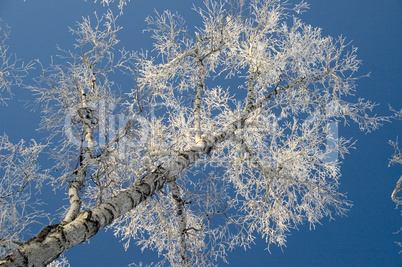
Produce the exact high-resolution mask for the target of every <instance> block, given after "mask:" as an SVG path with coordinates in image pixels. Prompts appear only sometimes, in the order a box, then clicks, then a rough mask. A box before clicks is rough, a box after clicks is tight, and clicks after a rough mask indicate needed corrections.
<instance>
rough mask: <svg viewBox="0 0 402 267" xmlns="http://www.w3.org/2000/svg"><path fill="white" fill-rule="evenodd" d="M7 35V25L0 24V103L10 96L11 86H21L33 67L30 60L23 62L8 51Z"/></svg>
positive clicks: (8, 31)
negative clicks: (26, 62)
mask: <svg viewBox="0 0 402 267" xmlns="http://www.w3.org/2000/svg"><path fill="white" fill-rule="evenodd" d="M0 22H1V19H0ZM9 35H10V29H9V27H8V26H7V25H5V26H4V25H0V104H5V103H6V102H5V101H6V100H7V99H10V98H11V97H12V95H13V94H12V92H11V88H12V87H13V86H21V85H22V79H23V78H24V77H25V76H26V75H27V73H28V71H29V70H31V69H33V63H32V62H29V63H28V64H24V63H23V62H20V61H19V60H18V59H17V57H16V56H15V55H14V54H12V53H10V52H9V51H8V50H9V47H8V45H7V44H6V41H7V39H8V38H9Z"/></svg>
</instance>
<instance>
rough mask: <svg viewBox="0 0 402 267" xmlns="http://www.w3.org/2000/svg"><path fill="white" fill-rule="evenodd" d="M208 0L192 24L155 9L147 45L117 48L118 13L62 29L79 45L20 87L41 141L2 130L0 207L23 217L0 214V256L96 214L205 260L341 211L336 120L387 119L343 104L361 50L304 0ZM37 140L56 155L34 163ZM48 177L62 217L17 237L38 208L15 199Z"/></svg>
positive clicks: (342, 144) (61, 237) (21, 260)
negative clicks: (62, 195)
mask: <svg viewBox="0 0 402 267" xmlns="http://www.w3.org/2000/svg"><path fill="white" fill-rule="evenodd" d="M106 3H108V2H106ZM204 4H205V5H204V7H202V8H201V7H195V8H194V9H195V11H196V12H197V13H198V14H199V15H200V17H201V20H202V26H199V27H198V28H196V31H195V33H193V30H189V29H187V28H186V26H185V21H184V19H183V18H182V17H181V16H180V15H178V14H174V13H171V12H169V11H165V12H163V13H156V16H155V17H149V18H148V19H147V21H148V23H149V25H150V28H149V29H148V31H150V32H151V34H152V37H153V38H154V39H155V44H154V49H153V51H152V52H137V53H136V52H131V51H127V50H125V49H123V48H120V49H119V50H118V49H117V47H118V45H119V41H118V39H117V36H116V34H117V32H118V31H119V29H120V28H119V27H118V26H117V25H116V19H117V18H116V17H115V16H114V15H113V14H112V13H111V12H110V11H109V12H107V13H105V14H104V15H103V16H102V17H99V16H97V15H96V14H95V23H94V24H92V23H91V20H90V19H89V18H85V19H83V21H82V22H81V23H79V24H78V27H77V29H75V30H72V32H73V33H74V34H75V35H76V38H77V43H76V45H75V50H73V51H70V50H61V53H62V56H61V57H60V59H59V61H60V63H57V62H55V61H53V62H52V63H51V64H50V66H49V67H44V66H41V67H42V69H43V74H42V76H41V77H39V78H38V79H36V84H34V85H30V86H27V88H28V89H30V90H31V91H33V92H34V93H35V95H37V96H38V98H37V103H38V107H39V108H40V109H41V111H42V112H43V114H44V116H43V121H42V124H41V128H42V129H43V130H46V131H48V132H49V138H48V140H47V142H46V144H43V145H40V144H37V143H36V142H32V144H31V145H29V146H28V147H26V146H25V145H24V143H22V142H21V143H19V144H17V145H14V144H11V143H10V142H9V141H8V139H7V136H3V138H2V139H1V140H2V142H1V143H0V144H1V147H0V149H1V150H0V152H1V155H2V157H1V163H2V165H1V166H2V167H3V173H4V175H3V177H4V178H3V179H2V189H1V190H2V191H1V194H0V197H1V202H0V205H1V210H4V211H6V212H7V216H6V217H5V218H12V220H13V221H15V222H18V224H15V225H17V226H18V229H20V230H18V231H15V230H13V229H10V230H9V229H7V228H3V227H1V229H2V232H1V235H2V236H1V240H0V242H1V245H2V247H3V248H4V250H3V251H2V252H3V255H4V256H6V254H7V253H9V254H8V255H7V256H6V257H5V258H4V259H3V260H1V261H0V266H25V265H28V266H43V265H46V264H49V263H51V262H52V261H53V260H55V259H56V258H57V257H59V256H60V255H61V254H62V253H63V252H64V251H66V250H67V249H68V248H70V247H72V246H75V245H77V244H79V243H82V242H84V241H86V240H88V239H89V238H91V237H92V236H94V235H96V233H97V232H98V231H99V229H101V228H104V227H110V228H113V229H114V231H115V233H116V234H117V235H119V236H121V237H122V239H123V240H126V246H129V244H130V240H131V239H134V240H139V244H140V245H142V246H143V247H144V248H150V249H155V250H157V251H158V252H159V253H161V254H162V255H163V256H164V257H165V261H166V262H169V263H170V264H171V265H193V264H194V265H203V266H204V265H208V266H209V265H211V264H213V262H214V261H215V260H216V259H218V258H223V259H224V258H225V255H226V253H227V251H230V250H231V249H232V248H234V247H236V246H242V247H248V246H250V245H251V243H252V242H253V239H254V234H255V233H258V234H260V235H261V236H262V237H263V238H265V239H266V241H267V243H268V245H270V244H276V245H284V244H285V241H286V235H287V233H288V232H289V230H290V229H292V228H294V227H297V226H298V225H300V224H302V223H305V222H308V223H309V224H311V225H314V224H316V223H318V222H319V221H320V220H321V219H322V218H323V217H325V216H332V214H334V213H335V214H344V213H345V212H346V211H347V209H348V206H349V205H350V203H349V202H348V201H347V200H346V198H345V196H344V195H343V194H342V193H340V192H338V183H339V177H340V170H339V161H338V158H337V157H338V156H339V157H343V155H344V154H345V153H348V148H349V147H350V146H351V145H352V143H351V142H350V141H349V140H346V139H344V138H342V137H337V136H336V135H335V134H334V132H333V131H332V130H331V129H332V126H333V125H336V123H338V122H339V121H344V122H345V123H347V122H349V121H354V122H356V123H357V124H358V125H359V127H360V128H361V129H362V130H365V131H370V130H372V129H375V128H377V127H378V126H379V123H380V122H381V121H384V120H386V118H383V117H375V116H370V115H368V112H369V111H371V109H372V108H373V107H374V106H375V104H373V103H371V102H369V101H364V100H363V99H358V100H357V101H356V102H350V101H351V99H352V94H353V93H354V92H355V82H356V80H357V78H356V77H355V75H356V72H357V70H358V67H359V65H360V61H359V60H357V58H356V48H354V47H349V46H348V45H347V43H346V41H345V39H344V38H342V37H339V38H337V39H334V38H332V37H324V36H322V35H321V30H320V29H318V28H313V27H311V26H310V25H306V24H304V23H302V22H301V20H300V19H299V18H297V17H296V16H297V14H298V13H300V12H302V11H304V9H306V8H307V4H305V3H304V2H302V3H300V4H298V5H291V4H289V3H287V2H286V1H279V0H268V1H260V0H252V1H249V2H245V1H229V0H228V1H213V0H207V1H205V3H204ZM347 49H350V51H349V52H348V51H347ZM116 51H117V52H116ZM38 64H40V63H38ZM119 71H120V72H121V73H122V74H120V73H119ZM123 75H126V77H128V78H130V79H132V81H133V89H132V90H131V91H130V92H129V93H127V94H119V91H118V90H116V88H118V87H117V85H116V84H115V83H114V82H113V81H115V82H117V81H120V80H121V79H123V77H122V76H123ZM226 84H230V86H225V85H226ZM305 118H308V119H307V120H306V119H305ZM54 144H55V145H54ZM45 149H46V150H48V151H50V152H51V156H52V159H53V160H54V167H53V168H51V169H49V170H40V168H39V166H38V163H37V157H38V156H39V154H40V152H41V151H42V150H45ZM3 173H2V174H3ZM59 173H61V174H59ZM44 181H50V182H51V183H52V185H53V186H54V187H55V188H65V189H66V190H67V191H68V196H69V205H68V206H67V207H66V211H65V212H64V213H63V214H62V215H61V216H62V218H61V220H60V223H57V224H52V225H49V226H47V227H45V228H44V229H43V230H42V231H41V232H40V233H39V234H37V235H36V236H34V237H32V238H31V239H29V240H28V241H23V239H22V238H23V237H22V236H21V235H20V234H22V233H23V229H24V227H26V225H28V224H29V223H33V222H35V220H38V219H40V217H39V218H38V216H40V215H43V214H41V213H40V212H38V210H37V207H36V206H35V203H32V204H31V207H32V212H29V211H27V210H26V209H25V208H23V207H21V204H19V203H27V201H26V200H25V199H28V198H29V194H28V193H27V191H26V189H27V188H28V187H29V186H31V187H33V186H35V187H36V188H38V189H39V188H40V187H41V185H42V184H43V182H44ZM15 199H17V200H19V202H18V201H15ZM19 205H20V206H19ZM13 211H14V212H13ZM21 211H22V212H21ZM10 214H11V215H10ZM1 223H3V221H2V222H1ZM2 226H3V225H2ZM11 233H16V234H15V235H11ZM163 263H164V261H162V262H161V264H163ZM54 264H55V265H57V263H54ZM61 264H62V263H61Z"/></svg>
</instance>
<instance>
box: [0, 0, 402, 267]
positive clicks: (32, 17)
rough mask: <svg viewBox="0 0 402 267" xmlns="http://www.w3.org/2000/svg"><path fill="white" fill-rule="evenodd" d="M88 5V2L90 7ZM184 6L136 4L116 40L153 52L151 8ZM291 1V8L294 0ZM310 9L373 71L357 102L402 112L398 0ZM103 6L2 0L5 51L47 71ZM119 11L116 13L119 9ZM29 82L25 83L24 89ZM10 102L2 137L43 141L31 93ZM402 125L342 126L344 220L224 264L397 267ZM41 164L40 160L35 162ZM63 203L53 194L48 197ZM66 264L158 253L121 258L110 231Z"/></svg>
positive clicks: (180, 5) (317, 2) (239, 253)
mask: <svg viewBox="0 0 402 267" xmlns="http://www.w3.org/2000/svg"><path fill="white" fill-rule="evenodd" d="M88 1H90V0H88ZM195 2H201V1H188V0H163V1H162V0H147V1H142V0H132V1H131V3H130V4H129V5H128V6H127V7H126V8H125V11H124V15H123V16H122V17H121V18H120V19H119V21H120V24H121V25H122V26H123V27H124V29H123V30H122V31H121V32H120V34H119V35H118V37H119V39H120V40H121V41H122V44H124V46H125V47H126V48H128V49H133V50H138V49H141V48H144V49H150V44H151V43H150V41H151V40H150V38H149V35H147V34H143V33H142V29H143V28H144V27H145V23H144V18H145V16H146V15H149V14H152V12H153V9H154V8H155V9H157V10H164V9H171V10H178V11H179V12H180V13H182V14H183V15H184V17H185V18H186V19H188V20H189V27H190V24H191V20H192V18H193V15H195V13H194V12H193V11H191V10H190V7H191V4H192V3H195ZM291 2H292V1H291ZM308 2H309V4H310V10H309V11H308V12H307V13H305V14H303V15H302V16H301V18H302V20H303V21H304V22H306V23H309V24H312V25H313V26H318V27H321V28H323V33H324V35H331V36H338V35H343V36H345V37H346V38H347V39H348V40H350V41H353V42H352V44H353V45H354V46H357V47H359V50H358V56H359V58H360V59H361V60H362V61H363V66H362V67H361V69H360V72H359V73H360V74H361V75H364V74H367V73H371V74H370V78H363V79H361V80H360V81H359V82H358V85H359V86H358V91H357V93H356V96H357V97H363V98H366V99H370V100H373V101H375V102H377V103H379V104H380V106H379V107H378V108H377V109H376V110H375V113H377V114H381V115H384V114H389V110H388V104H389V105H391V106H392V107H394V108H396V109H400V108H402V105H401V103H402V101H401V100H402V90H401V84H402V65H401V62H402V51H401V48H402V45H401V44H402V1H400V0H337V1H329V0H310V1H308ZM95 9H97V10H99V11H98V12H99V13H101V12H102V10H105V9H103V8H102V6H101V5H99V4H97V5H94V4H93V3H91V2H84V1H83V0H68V1H67V0H27V1H26V2H23V1H22V0H0V18H2V20H3V23H7V24H8V25H9V26H10V27H11V30H12V32H11V36H10V38H11V39H10V40H9V41H8V44H9V45H10V51H12V52H14V53H16V54H17V55H18V57H19V58H21V59H23V60H24V61H29V60H32V59H37V58H39V59H40V60H41V62H42V63H43V64H44V65H45V66H46V65H47V63H48V62H49V61H50V57H51V56H54V55H56V54H57V50H56V44H59V45H60V46H61V47H62V48H66V49H70V48H72V44H73V42H74V39H73V37H72V35H71V33H69V32H68V27H69V26H70V27H74V25H75V22H76V21H78V20H80V18H81V17H82V16H87V15H90V14H91V13H92V11H93V10H95ZM116 12H117V11H116ZM30 82H31V80H30V78H28V79H27V80H26V83H27V84H28V83H30ZM14 93H15V96H14V100H13V101H11V102H8V107H5V106H0V134H3V132H5V133H7V134H8V135H9V137H10V139H11V140H12V141H14V142H17V141H18V140H20V139H21V138H24V139H31V138H35V139H39V140H40V138H42V137H43V135H42V134H40V133H37V132H36V131H35V129H36V128H37V125H38V123H39V120H40V114H39V113H34V112H32V113H30V112H29V111H30V109H26V108H24V106H25V104H26V101H29V100H32V99H33V98H32V96H31V95H30V94H29V93H28V92H26V91H24V90H21V89H18V88H15V91H14ZM401 129H402V122H400V121H394V122H393V123H392V124H390V123H387V124H385V125H384V126H383V127H382V128H381V129H380V130H378V131H375V132H373V133H370V134H364V133H362V132H360V131H359V130H358V128H357V126H356V125H351V126H349V127H341V128H340V130H339V131H340V135H343V136H345V137H347V138H350V137H354V138H355V139H357V140H358V142H357V144H356V148H357V149H356V150H352V151H351V154H350V155H347V156H346V158H345V160H344V163H343V165H342V178H341V186H340V191H341V192H347V196H348V199H349V200H351V201H353V205H354V206H353V207H352V209H351V210H350V211H349V212H348V214H347V217H335V220H332V221H329V220H328V219H324V220H323V221H322V225H317V226H316V229H315V230H310V229H309V226H308V225H304V226H301V227H300V228H299V230H294V231H292V232H291V235H290V236H289V238H288V242H287V247H284V248H282V249H281V248H276V247H271V253H269V252H267V251H266V250H264V249H265V247H266V245H265V242H264V241H263V240H257V242H256V245H255V246H254V247H252V249H251V250H247V251H244V250H243V249H237V250H235V251H234V252H232V253H230V254H229V257H228V261H229V263H230V264H229V266H401V265H402V254H398V252H399V251H400V248H399V247H398V246H396V245H395V243H394V241H397V240H399V241H402V233H401V234H399V235H395V234H393V233H394V232H396V231H397V230H398V229H399V228H400V227H402V216H401V212H400V210H397V209H395V205H394V204H393V202H392V201H391V198H390V195H391V192H392V190H393V188H394V185H395V182H396V181H397V179H398V177H399V176H400V175H401V170H402V168H401V167H399V166H392V167H388V159H389V158H390V157H391V155H392V153H393V148H392V147H391V146H390V145H388V144H387V142H388V140H390V139H392V140H395V138H396V136H397V135H399V139H400V140H401V139H402V131H401ZM41 164H42V165H44V166H46V164H47V163H46V161H43V162H41ZM45 197H46V198H48V199H51V200H52V201H59V200H57V198H60V196H57V197H56V196H54V195H53V194H52V193H49V195H47V196H45ZM66 255H67V257H68V259H69V261H70V263H71V265H72V266H127V264H129V263H131V262H139V261H141V260H143V259H144V258H145V260H144V261H146V262H150V261H151V260H150V257H155V254H150V253H145V252H144V253H141V252H140V250H139V249H138V247H135V246H132V247H130V249H129V250H128V252H124V249H123V246H122V243H120V242H119V241H118V240H117V239H114V238H113V236H112V233H111V232H110V231H109V232H107V233H106V234H105V233H103V232H102V233H100V234H98V235H97V236H95V237H94V238H93V239H91V241H90V244H83V245H79V246H77V247H75V248H73V249H71V250H70V251H68V252H67V253H66ZM221 265H222V266H225V264H221Z"/></svg>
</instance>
